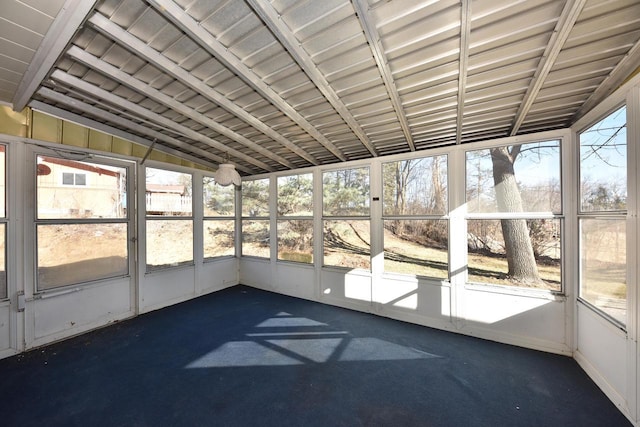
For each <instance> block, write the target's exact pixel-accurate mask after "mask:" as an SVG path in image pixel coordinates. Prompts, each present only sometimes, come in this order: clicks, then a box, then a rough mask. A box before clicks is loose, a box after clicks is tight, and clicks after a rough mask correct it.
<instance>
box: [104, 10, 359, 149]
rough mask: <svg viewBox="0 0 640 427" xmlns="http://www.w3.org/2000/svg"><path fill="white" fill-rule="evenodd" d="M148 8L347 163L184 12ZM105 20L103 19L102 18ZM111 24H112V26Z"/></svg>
mask: <svg viewBox="0 0 640 427" xmlns="http://www.w3.org/2000/svg"><path fill="white" fill-rule="evenodd" d="M147 3H149V4H150V5H151V6H153V7H154V8H156V10H157V11H158V12H159V13H160V14H162V15H163V16H164V17H165V18H167V19H168V20H169V21H171V22H172V23H173V24H174V25H175V26H176V27H178V28H179V29H180V30H181V31H183V32H184V33H185V34H187V35H188V36H189V37H190V38H191V39H192V40H193V41H194V42H196V43H197V44H198V45H200V47H202V48H203V49H205V50H206V51H207V52H209V53H210V54H211V55H213V56H214V57H215V58H216V59H217V60H218V61H220V63H222V64H223V65H224V66H225V67H227V68H228V69H230V70H231V71H232V72H233V73H234V74H236V75H237V76H238V77H239V78H240V79H242V80H243V81H244V82H245V83H247V84H248V85H249V86H251V87H252V88H253V89H254V90H255V91H256V92H258V93H259V94H260V95H262V96H263V97H264V98H265V99H266V100H268V101H269V102H271V104H273V105H274V106H275V107H276V108H278V109H279V110H280V111H282V112H283V113H284V114H285V115H287V116H288V117H289V118H290V119H291V120H293V121H294V122H295V123H296V124H297V125H298V126H300V127H301V128H302V129H303V130H304V131H305V132H307V133H308V134H309V135H311V137H313V138H314V139H315V140H316V141H318V142H319V143H320V144H322V145H323V146H324V147H325V148H326V149H327V150H329V151H330V152H331V153H332V154H333V155H334V156H336V157H337V158H338V159H340V160H342V161H347V160H348V159H347V157H346V156H345V155H344V153H342V151H341V150H340V149H339V148H338V147H336V146H335V145H334V144H333V143H332V142H331V141H329V140H328V139H327V138H326V137H325V136H324V135H322V134H321V133H320V132H319V131H318V130H317V129H316V128H315V126H313V125H312V124H311V123H309V122H308V121H307V120H306V119H305V118H304V117H302V115H301V114H300V113H298V112H297V111H296V110H295V108H293V107H292V106H291V105H290V104H289V103H288V102H287V101H285V100H284V99H283V98H282V97H281V96H280V95H278V93H276V91H274V90H273V89H272V88H271V86H269V85H268V84H267V83H265V82H264V81H263V80H262V79H261V78H260V77H259V76H258V75H256V73H254V72H253V71H252V70H251V69H250V68H249V67H247V66H246V65H245V64H244V63H243V62H242V61H241V60H240V59H239V58H238V57H237V56H235V55H234V54H232V53H231V52H230V51H229V49H227V48H226V47H225V46H224V45H223V44H222V43H220V42H219V41H218V39H216V38H215V37H214V36H213V35H212V34H211V33H209V32H208V31H207V30H205V29H204V28H203V27H202V26H201V25H200V24H199V23H198V22H196V20H195V19H193V18H192V17H191V16H190V15H189V14H188V13H187V12H185V11H184V10H183V9H182V8H181V7H180V6H179V5H177V4H176V3H175V2H173V1H172V0H147ZM105 19H106V18H105ZM113 25H115V24H113Z"/></svg>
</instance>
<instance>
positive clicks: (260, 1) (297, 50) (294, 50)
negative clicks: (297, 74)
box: [246, 0, 378, 157]
mask: <svg viewBox="0 0 640 427" xmlns="http://www.w3.org/2000/svg"><path fill="white" fill-rule="evenodd" d="M246 1H247V4H249V6H251V8H252V9H253V10H254V12H255V13H256V14H257V15H258V16H259V17H260V19H262V21H263V22H264V23H265V24H266V25H267V26H268V27H269V29H270V30H271V32H272V33H273V34H274V35H275V37H276V38H277V39H278V41H280V43H281V44H282V45H283V46H284V47H285V49H287V51H288V52H289V54H290V55H291V57H292V58H293V59H294V60H295V61H296V62H297V63H298V65H299V66H300V68H302V70H303V71H304V72H305V73H306V74H307V76H308V77H309V78H310V79H311V81H312V82H313V83H314V84H315V85H316V87H317V88H318V89H319V90H320V92H321V93H322V95H323V96H324V97H325V98H326V99H327V101H329V103H330V104H331V105H332V106H333V108H334V109H335V110H336V111H337V112H338V114H340V116H341V117H342V119H343V120H344V121H345V122H346V123H347V125H348V126H349V127H350V128H351V131H352V132H353V133H354V134H355V135H356V136H357V137H358V139H359V140H360V142H362V144H363V145H364V146H365V147H366V148H367V150H369V152H370V153H371V154H372V155H373V156H376V157H377V156H378V152H377V151H376V149H375V147H374V146H373V144H372V143H371V141H370V140H369V137H368V136H367V134H366V133H365V131H364V130H363V129H362V127H361V126H360V124H358V122H357V121H356V119H355V117H353V115H352V114H351V112H350V111H349V109H348V108H347V106H346V105H345V104H344V103H343V102H342V100H341V99H340V97H339V96H338V94H337V93H336V92H335V91H334V90H333V88H332V87H331V85H330V84H329V82H328V81H327V79H326V78H325V77H324V75H322V73H321V72H320V71H319V70H318V68H317V67H316V64H315V63H314V62H313V60H312V59H311V57H310V56H309V54H308V53H307V52H306V51H305V50H304V49H303V48H302V46H301V45H300V42H299V41H298V39H296V37H295V35H294V34H293V33H292V32H291V29H289V27H287V25H286V24H285V23H284V22H283V20H282V19H281V17H280V15H279V14H278V12H277V11H276V10H275V9H274V8H273V6H272V5H271V3H270V2H268V1H266V0H246Z"/></svg>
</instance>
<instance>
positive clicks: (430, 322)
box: [373, 277, 451, 328]
mask: <svg viewBox="0 0 640 427" xmlns="http://www.w3.org/2000/svg"><path fill="white" fill-rule="evenodd" d="M373 296H374V303H376V314H380V315H382V316H387V317H392V318H396V319H399V320H405V321H408V322H413V323H419V324H422V325H427V326H433V327H439V328H450V323H451V288H450V287H449V286H448V285H441V284H435V283H433V282H426V281H424V280H421V279H418V278H410V277H383V278H382V279H381V280H379V281H374V288H373Z"/></svg>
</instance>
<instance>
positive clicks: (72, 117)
mask: <svg viewBox="0 0 640 427" xmlns="http://www.w3.org/2000/svg"><path fill="white" fill-rule="evenodd" d="M29 107H31V108H32V109H33V110H36V111H41V112H42V113H45V114H48V115H50V116H53V117H57V118H59V119H62V120H66V121H69V122H73V123H76V124H79V125H81V126H84V127H87V128H90V129H95V130H97V131H100V132H104V133H107V134H109V135H113V136H116V137H118V138H122V139H126V140H128V141H131V142H134V143H136V144H140V145H142V146H145V147H151V146H152V145H153V141H149V140H147V139H144V138H142V137H139V136H137V135H133V134H131V133H128V132H125V131H123V130H120V129H117V128H114V127H111V126H109V125H106V124H104V123H100V122H97V121H95V120H92V119H89V118H87V117H84V116H80V115H78V114H75V113H71V112H69V111H67V110H63V109H62V108H58V107H54V106H53V105H49V104H46V103H44V102H41V101H35V100H34V101H31V102H30V103H29ZM153 148H154V149H156V150H158V151H162V152H164V153H166V154H170V155H172V156H176V157H179V158H181V159H185V160H188V161H191V162H194V163H197V164H200V165H202V166H206V167H208V168H210V167H211V166H212V165H211V163H209V162H207V161H206V160H203V159H199V158H197V157H194V156H190V155H188V154H186V153H183V152H181V151H178V150H175V149H173V148H169V147H165V146H164V145H159V144H155V146H154V147H153Z"/></svg>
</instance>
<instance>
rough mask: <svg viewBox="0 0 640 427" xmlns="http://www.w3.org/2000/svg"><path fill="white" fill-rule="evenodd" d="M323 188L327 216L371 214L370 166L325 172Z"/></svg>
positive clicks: (324, 210)
mask: <svg viewBox="0 0 640 427" xmlns="http://www.w3.org/2000/svg"><path fill="white" fill-rule="evenodd" d="M322 188H323V196H322V197H323V199H322V202H323V214H324V215H325V216H368V215H369V168H357V169H344V170H338V171H329V172H324V173H323V174H322Z"/></svg>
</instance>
